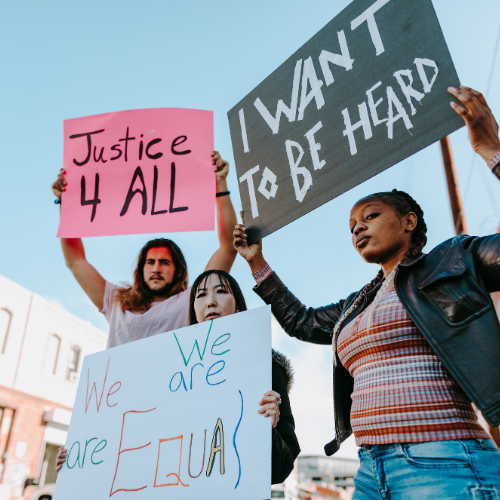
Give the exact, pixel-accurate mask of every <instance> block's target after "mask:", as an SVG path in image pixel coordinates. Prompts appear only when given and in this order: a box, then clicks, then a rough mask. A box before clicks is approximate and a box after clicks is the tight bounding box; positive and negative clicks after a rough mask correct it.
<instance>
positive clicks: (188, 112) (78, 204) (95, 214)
mask: <svg viewBox="0 0 500 500" xmlns="http://www.w3.org/2000/svg"><path fill="white" fill-rule="evenodd" d="M213 138H214V132H213V113H212V112H211V111H201V110H197V109H180V108H157V109H138V110H133V111H119V112H116V113H105V114H102V115H95V116H87V117H84V118H74V119H71V120H65V121H64V169H65V171H66V174H65V176H66V181H67V186H66V191H65V192H64V193H63V196H62V200H61V222H60V224H59V231H58V233H57V236H59V237H62V238H80V237H82V236H104V235H114V234H137V233H160V232H161V233H165V232H176V231H207V230H213V229H214V224H215V173H214V170H213V166H212V163H211V152H212V150H213V147H214V139H213Z"/></svg>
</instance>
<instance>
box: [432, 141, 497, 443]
mask: <svg viewBox="0 0 500 500" xmlns="http://www.w3.org/2000/svg"><path fill="white" fill-rule="evenodd" d="M439 142H440V145H441V153H442V155H443V165H444V171H445V173H446V182H447V184H448V194H449V195H450V206H451V213H452V216H453V225H454V227H455V233H456V234H457V235H459V234H463V233H467V223H466V222H465V213H464V211H463V209H462V200H461V198H460V190H459V189H458V183H457V174H456V170H455V162H454V161H453V155H452V153H451V144H450V138H449V137H448V136H446V137H443V139H441V140H440V141H439ZM499 232H500V228H499ZM492 299H493V301H494V303H495V305H497V304H498V306H497V315H498V317H499V320H500V292H499V293H497V294H492ZM477 411H478V410H476V412H477ZM488 431H489V433H490V435H491V437H492V439H493V441H494V442H495V443H496V444H497V446H500V432H499V428H498V427H491V425H488Z"/></svg>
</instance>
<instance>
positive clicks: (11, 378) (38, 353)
mask: <svg viewBox="0 0 500 500" xmlns="http://www.w3.org/2000/svg"><path fill="white" fill-rule="evenodd" d="M2 308H6V309H8V310H10V311H11V312H12V322H11V326H10V331H9V336H8V339H7V344H6V350H5V354H0V385H3V386H6V387H9V388H12V389H16V390H18V391H21V392H24V393H27V394H31V395H33V396H37V397H40V398H43V399H48V400H50V401H53V402H55V403H58V404H61V405H64V406H70V407H71V406H73V402H74V398H75V394H76V389H77V385H78V376H79V375H80V370H81V365H82V361H83V357H84V356H86V355H87V354H92V353H94V352H97V351H101V350H103V349H105V347H106V340H107V333H106V332H103V331H102V330H99V329H98V328H95V327H94V326H92V325H91V324H90V322H88V321H83V320H81V319H79V318H77V317H76V316H73V315H72V314H70V313H68V312H67V311H65V310H63V309H62V308H60V307H58V306H56V305H54V304H52V303H51V302H49V301H47V300H46V299H44V298H43V297H40V296H39V295H37V294H33V293H32V292H30V291H29V290H27V289H25V288H23V287H21V286H20V285H18V284H16V283H14V282H13V281H10V280H9V279H7V278H5V277H3V276H0V309H2ZM51 334H56V335H57V336H58V337H59V338H60V339H61V343H60V348H59V354H58V358H57V365H56V373H55V374H51V373H50V372H51V371H52V370H51V369H49V370H47V366H46V365H45V363H46V358H47V354H48V353H47V348H48V342H49V337H50V335H51ZM1 335H2V332H0V343H1V338H2V337H1ZM23 338H24V341H23ZM21 345H22V350H21ZM73 346H78V347H79V348H80V350H81V351H80V359H79V362H78V368H77V375H78V376H77V378H76V379H75V380H74V381H69V380H67V367H68V362H69V357H70V351H71V349H72V347H73ZM1 347H2V346H1V345H0V349H1ZM16 372H17V374H16Z"/></svg>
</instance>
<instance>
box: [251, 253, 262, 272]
mask: <svg viewBox="0 0 500 500" xmlns="http://www.w3.org/2000/svg"><path fill="white" fill-rule="evenodd" d="M248 265H249V266H250V270H251V271H252V274H255V273H258V272H259V271H261V270H262V269H263V268H264V267H265V266H267V262H266V259H264V256H263V255H262V254H259V255H257V256H255V257H254V258H253V259H252V260H250V261H248Z"/></svg>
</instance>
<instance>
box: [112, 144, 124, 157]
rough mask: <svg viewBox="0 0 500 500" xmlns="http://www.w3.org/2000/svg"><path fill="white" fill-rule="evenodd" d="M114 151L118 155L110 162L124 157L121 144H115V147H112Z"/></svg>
mask: <svg viewBox="0 0 500 500" xmlns="http://www.w3.org/2000/svg"><path fill="white" fill-rule="evenodd" d="M111 150H112V151H116V152H117V153H118V154H117V155H116V156H113V158H110V160H118V158H120V156H121V155H122V150H121V149H120V145H119V144H115V145H114V146H111Z"/></svg>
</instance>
